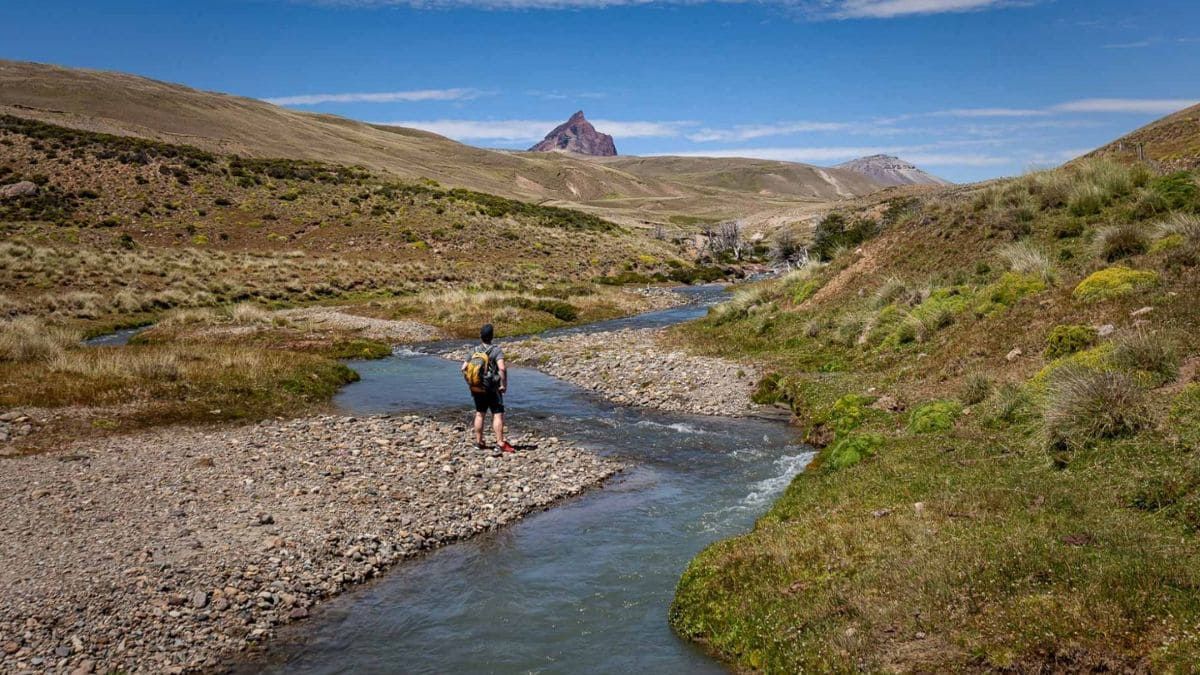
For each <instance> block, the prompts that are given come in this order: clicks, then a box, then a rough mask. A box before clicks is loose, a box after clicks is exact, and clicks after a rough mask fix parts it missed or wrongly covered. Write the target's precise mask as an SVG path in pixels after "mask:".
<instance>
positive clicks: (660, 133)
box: [379, 119, 691, 141]
mask: <svg viewBox="0 0 1200 675" xmlns="http://www.w3.org/2000/svg"><path fill="white" fill-rule="evenodd" d="M591 122H592V125H593V126H594V127H596V130H597V131H600V132H602V133H606V134H611V135H612V136H614V137H616V138H617V139H622V138H653V137H670V136H678V135H679V134H680V130H681V127H684V126H687V125H689V124H691V123H689V122H647V121H620V120H591ZM379 124H385V125H388V126H395V127H412V128H414V129H424V130H425V131H432V132H433V133H435V134H441V135H442V136H446V137H449V138H453V139H456V140H470V141H538V140H541V139H542V138H543V137H545V135H546V134H547V133H549V132H550V130H551V129H553V128H554V127H557V126H558V125H560V124H562V120H446V119H443V120H396V121H391V122H379Z"/></svg>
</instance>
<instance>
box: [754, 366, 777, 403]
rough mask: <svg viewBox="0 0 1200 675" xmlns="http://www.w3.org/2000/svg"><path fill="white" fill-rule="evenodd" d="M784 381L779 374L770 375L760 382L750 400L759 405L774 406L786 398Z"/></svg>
mask: <svg viewBox="0 0 1200 675" xmlns="http://www.w3.org/2000/svg"><path fill="white" fill-rule="evenodd" d="M783 385H784V379H783V376H782V375H780V374H779V373H768V374H766V375H764V376H763V377H762V379H760V380H759V381H758V384H757V385H755V387H754V392H753V393H751V394H750V400H751V401H753V402H755V403H757V404H759V405H774V404H776V403H779V402H780V401H781V400H783V398H784V393H783Z"/></svg>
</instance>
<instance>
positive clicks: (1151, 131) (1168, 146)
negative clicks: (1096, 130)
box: [1086, 105, 1200, 170]
mask: <svg viewBox="0 0 1200 675" xmlns="http://www.w3.org/2000/svg"><path fill="white" fill-rule="evenodd" d="M1139 150H1140V152H1141V158H1144V159H1146V160H1149V161H1153V162H1158V163H1160V164H1161V165H1162V166H1164V167H1166V168H1170V169H1176V170H1178V169H1189V168H1196V167H1198V166H1200V105H1195V106H1192V107H1191V108H1188V109H1186V110H1181V111H1179V112H1177V113H1175V114H1174V115H1169V116H1167V117H1164V118H1162V119H1160V120H1157V121H1154V122H1151V123H1150V124H1147V125H1146V126H1144V127H1142V128H1141V129H1138V130H1136V131H1134V132H1132V133H1129V134H1127V135H1125V136H1122V137H1121V138H1118V139H1117V140H1115V141H1113V142H1112V143H1109V144H1108V145H1105V146H1104V147H1102V148H1099V149H1097V150H1095V151H1093V152H1091V153H1088V155H1086V156H1087V157H1090V158H1095V157H1107V158H1111V159H1115V160H1119V161H1125V162H1131V161H1136V160H1138V159H1139V155H1138V153H1139Z"/></svg>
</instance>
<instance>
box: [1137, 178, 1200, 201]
mask: <svg viewBox="0 0 1200 675" xmlns="http://www.w3.org/2000/svg"><path fill="white" fill-rule="evenodd" d="M1147 187H1148V189H1149V190H1150V191H1151V192H1153V193H1154V194H1156V195H1158V196H1159V197H1161V198H1162V200H1163V203H1164V204H1165V206H1166V209H1164V210H1195V209H1196V208H1197V207H1198V206H1200V187H1198V186H1197V185H1196V181H1195V179H1194V178H1192V175H1191V174H1190V173H1188V172H1187V171H1177V172H1175V173H1172V174H1167V175H1166V176H1159V177H1158V178H1155V179H1154V180H1151V181H1150V184H1149V185H1148V186H1147Z"/></svg>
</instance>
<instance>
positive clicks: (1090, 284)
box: [1073, 265, 1158, 302]
mask: <svg viewBox="0 0 1200 675" xmlns="http://www.w3.org/2000/svg"><path fill="white" fill-rule="evenodd" d="M1157 283H1158V274H1157V273H1155V272H1150V271H1143V270H1133V269H1130V268H1128V267H1125V266H1123V265H1117V266H1115V267H1109V268H1107V269H1103V270H1100V271H1098V272H1093V273H1092V274H1091V275H1090V276H1088V277H1087V278H1086V279H1084V280H1083V281H1081V282H1079V285H1078V286H1076V287H1075V291H1074V293H1073V296H1074V297H1075V299H1076V300H1079V301H1082V302H1100V301H1103V300H1111V299H1113V298H1119V297H1121V296H1124V295H1129V294H1130V293H1133V292H1134V291H1136V290H1138V289H1141V288H1145V287H1148V286H1153V285H1155V284H1157Z"/></svg>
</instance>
